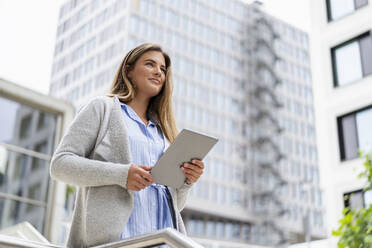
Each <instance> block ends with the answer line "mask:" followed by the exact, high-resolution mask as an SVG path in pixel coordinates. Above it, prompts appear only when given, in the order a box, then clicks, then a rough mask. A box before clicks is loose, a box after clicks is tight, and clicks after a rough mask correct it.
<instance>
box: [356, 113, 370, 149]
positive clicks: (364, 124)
mask: <svg viewBox="0 0 372 248" xmlns="http://www.w3.org/2000/svg"><path fill="white" fill-rule="evenodd" d="M356 122H357V130H358V141H359V149H360V151H363V152H369V151H371V150H372V132H371V126H372V108H370V109H367V110H363V111H361V112H359V113H357V114H356Z"/></svg>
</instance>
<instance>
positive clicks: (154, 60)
mask: <svg viewBox="0 0 372 248" xmlns="http://www.w3.org/2000/svg"><path fill="white" fill-rule="evenodd" d="M145 61H151V62H153V63H155V64H156V61H155V60H153V59H146V60H145ZM160 67H163V68H164V69H165V65H161V66H160Z"/></svg>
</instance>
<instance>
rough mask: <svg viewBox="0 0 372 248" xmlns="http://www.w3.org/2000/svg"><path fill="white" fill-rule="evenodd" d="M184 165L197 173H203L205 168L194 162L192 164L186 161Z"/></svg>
mask: <svg viewBox="0 0 372 248" xmlns="http://www.w3.org/2000/svg"><path fill="white" fill-rule="evenodd" d="M184 167H185V168H186V169H190V170H193V171H195V172H197V173H203V169H201V168H200V167H199V166H197V165H194V164H190V163H185V165H184Z"/></svg>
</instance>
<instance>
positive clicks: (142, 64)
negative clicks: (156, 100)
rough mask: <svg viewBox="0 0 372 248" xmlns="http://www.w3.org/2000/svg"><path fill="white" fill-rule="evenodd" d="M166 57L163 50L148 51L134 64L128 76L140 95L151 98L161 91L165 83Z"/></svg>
mask: <svg viewBox="0 0 372 248" xmlns="http://www.w3.org/2000/svg"><path fill="white" fill-rule="evenodd" d="M165 73H166V67H165V59H164V56H163V54H162V53H161V52H158V51H148V52H145V53H144V54H142V55H141V57H140V58H139V59H138V60H137V61H136V63H135V64H134V68H133V69H132V70H130V71H129V72H128V78H130V79H131V81H132V83H133V84H134V86H135V88H136V93H137V96H138V95H143V96H145V97H148V98H151V97H153V96H156V95H157V94H159V92H160V91H161V89H162V87H163V85H164V83H165Z"/></svg>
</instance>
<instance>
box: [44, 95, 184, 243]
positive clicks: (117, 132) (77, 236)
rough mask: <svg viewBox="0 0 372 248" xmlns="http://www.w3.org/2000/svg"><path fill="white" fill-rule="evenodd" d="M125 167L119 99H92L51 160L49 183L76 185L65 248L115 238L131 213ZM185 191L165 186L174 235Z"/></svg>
mask: <svg viewBox="0 0 372 248" xmlns="http://www.w3.org/2000/svg"><path fill="white" fill-rule="evenodd" d="M167 145H168V144H167ZM130 165H131V157H130V148H129V141H128V134H127V130H126V128H125V125H124V117H123V113H122V110H121V107H120V101H119V99H118V98H117V97H106V96H104V97H102V96H101V97H96V98H94V99H93V100H92V101H90V102H89V103H88V104H87V105H86V106H85V107H83V108H82V109H81V110H80V111H79V113H78V114H77V115H76V117H75V119H74V120H73V122H72V124H71V125H70V127H69V128H68V130H67V132H66V134H65V135H64V137H63V138H62V140H61V143H60V144H59V146H58V147H57V149H56V151H55V153H54V155H53V158H52V161H51V167H50V175H51V177H52V178H53V179H56V180H60V181H63V182H65V183H68V184H71V185H76V186H78V187H77V188H78V190H77V198H76V202H75V209H74V214H73V220H72V225H71V230H70V234H69V238H68V242H67V247H73V248H75V247H89V246H94V245H100V244H104V243H108V242H113V241H118V240H119V239H120V234H121V232H122V231H123V229H124V227H125V225H126V223H127V221H128V219H129V216H130V214H131V212H132V209H133V192H131V191H129V190H127V189H126V183H127V176H128V170H129V167H130ZM190 187H191V186H190V185H187V184H184V185H183V186H182V187H181V188H179V189H177V190H176V189H173V188H171V187H169V190H170V193H171V196H172V200H173V206H174V210H175V213H176V226H177V230H178V231H180V232H181V233H184V234H186V231H185V226H184V224H183V221H182V218H181V214H180V211H181V210H182V209H183V208H184V206H185V203H186V197H187V194H188V191H189V189H190Z"/></svg>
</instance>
